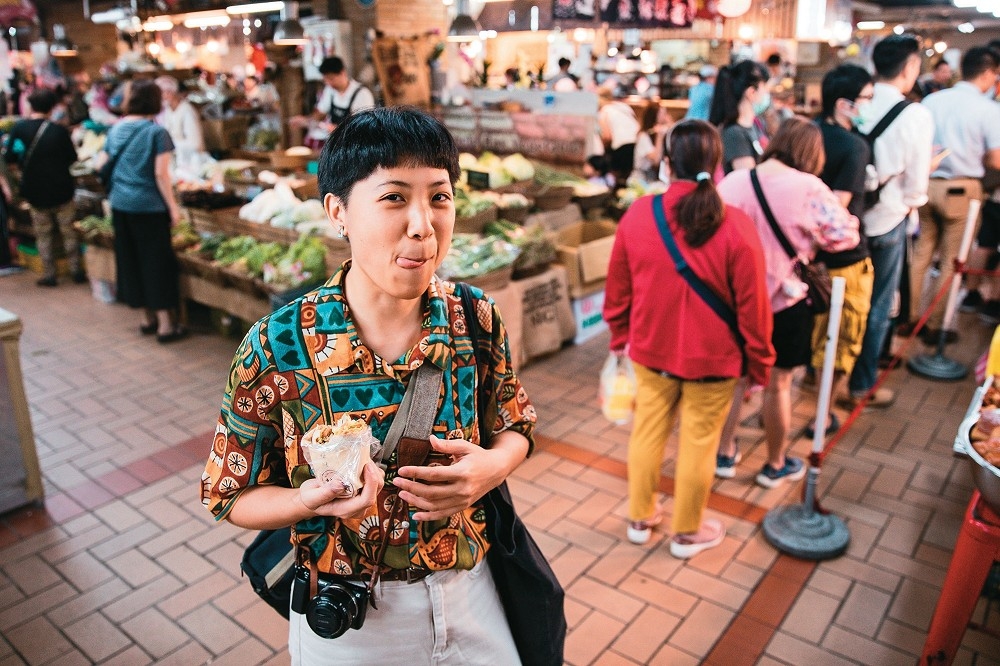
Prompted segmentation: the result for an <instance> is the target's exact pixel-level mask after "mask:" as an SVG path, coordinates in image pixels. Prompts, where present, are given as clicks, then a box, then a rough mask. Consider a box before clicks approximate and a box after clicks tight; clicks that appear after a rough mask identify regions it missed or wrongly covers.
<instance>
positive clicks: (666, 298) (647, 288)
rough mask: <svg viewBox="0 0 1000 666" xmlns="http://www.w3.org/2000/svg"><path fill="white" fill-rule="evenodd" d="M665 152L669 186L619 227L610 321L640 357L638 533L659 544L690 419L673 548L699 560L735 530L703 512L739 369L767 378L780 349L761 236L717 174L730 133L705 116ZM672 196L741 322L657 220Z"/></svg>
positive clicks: (632, 507)
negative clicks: (731, 202) (674, 435)
mask: <svg viewBox="0 0 1000 666" xmlns="http://www.w3.org/2000/svg"><path fill="white" fill-rule="evenodd" d="M664 154H665V155H668V156H669V157H668V166H669V168H670V171H671V176H672V177H671V185H670V187H669V189H668V190H667V192H666V193H665V194H663V195H657V196H647V197H643V198H641V199H639V200H638V201H636V202H635V203H634V204H632V207H631V208H629V210H628V211H627V212H626V213H625V215H624V217H622V220H621V223H620V224H619V226H618V231H617V233H616V235H615V244H614V249H613V250H612V252H611V263H610V267H609V269H608V280H607V287H606V292H605V300H604V318H605V319H606V320H607V322H608V325H609V327H610V329H611V343H610V346H611V351H612V353H615V354H623V355H625V354H627V355H628V358H629V359H630V360H631V361H632V363H633V365H634V367H635V373H636V378H637V382H638V392H637V395H636V404H635V417H634V419H635V422H634V425H633V428H632V434H631V437H630V438H629V453H628V477H629V478H628V483H629V516H628V517H629V525H628V530H627V535H628V539H629V541H631V542H632V543H636V544H645V543H647V542H648V541H649V539H650V537H651V533H652V528H653V527H654V526H655V525H656V524H657V523H659V522H660V520H661V513H660V509H659V508H658V505H657V501H656V489H657V487H658V485H659V481H660V467H661V465H662V462H663V452H664V448H665V446H666V441H667V438H668V437H669V436H670V433H671V431H672V430H673V426H674V421H675V420H676V419H677V417H678V416H679V417H680V434H679V437H678V446H677V459H676V475H675V499H674V509H673V516H672V520H671V532H672V534H673V537H672V538H671V541H670V553H671V555H673V556H674V557H678V558H688V557H691V556H693V555H695V554H697V553H699V552H701V551H702V550H705V549H707V548H712V547H713V546H717V545H719V544H720V543H722V541H723V539H724V537H725V527H723V525H722V523H721V522H720V521H719V520H716V519H704V520H703V517H702V514H703V513H704V510H705V507H706V505H707V503H708V496H709V493H710V491H711V485H712V476H713V473H714V470H715V455H716V451H717V449H718V442H719V434H720V431H721V429H722V424H723V421H724V420H725V418H726V414H727V412H728V410H729V405H730V403H731V402H732V397H733V387H734V386H735V384H736V380H737V378H738V377H739V376H740V375H741V374H742V373H743V372H746V373H748V374H749V376H750V377H751V378H752V380H753V381H754V382H755V383H761V384H763V383H766V382H767V376H768V371H769V368H770V366H771V364H772V363H773V361H774V350H773V349H772V347H771V342H770V340H771V310H770V306H769V304H768V295H767V287H766V283H765V281H764V275H765V273H764V271H765V269H764V255H763V252H762V250H761V243H760V238H759V237H758V236H757V234H756V231H755V230H754V227H753V225H752V223H751V222H750V220H749V219H747V216H746V215H745V214H743V213H742V212H740V211H739V210H736V209H734V208H729V207H726V206H725V205H723V203H722V200H721V198H720V197H719V194H718V193H717V192H716V189H715V185H714V184H713V182H712V177H711V174H712V173H713V172H714V171H715V170H716V169H717V168H718V166H719V160H720V159H721V157H722V142H721V140H720V138H719V133H718V131H717V130H716V129H715V128H714V127H712V126H711V125H709V124H708V123H706V122H704V121H700V120H687V121H684V122H682V123H679V124H678V125H675V126H674V127H673V129H672V130H671V131H670V134H669V135H668V136H667V139H666V146H665V151H664ZM657 199H659V201H658V200H657ZM661 205H662V211H663V213H664V219H665V224H666V226H667V228H668V229H669V231H670V235H671V237H672V238H673V241H674V243H675V244H676V246H677V249H678V251H679V252H680V254H681V255H682V257H683V259H684V261H685V262H686V263H687V265H688V266H689V267H690V269H691V271H692V272H693V273H694V274H695V275H696V276H697V277H698V278H699V279H700V280H701V282H702V283H703V284H704V286H705V287H707V288H708V289H709V290H710V291H711V292H712V293H714V294H715V296H716V298H717V299H719V300H720V301H721V302H722V304H724V308H725V311H726V312H727V313H728V314H729V315H734V317H731V318H733V319H735V324H734V325H733V328H730V326H729V325H727V323H726V322H725V321H724V320H723V319H722V317H721V316H720V315H719V314H717V313H716V312H717V311H716V310H715V309H713V307H712V306H710V305H709V303H708V301H706V300H704V299H703V298H702V296H701V295H699V293H698V292H696V291H695V290H694V288H693V287H692V286H691V284H690V283H689V282H688V279H687V278H685V277H684V276H683V275H682V274H681V273H680V272H678V269H677V264H676V263H675V262H674V259H673V258H672V256H671V253H670V251H669V250H668V249H667V245H666V238H665V237H664V236H663V235H661V232H660V227H659V225H658V222H657V210H660V206H661ZM740 338H742V340H740Z"/></svg>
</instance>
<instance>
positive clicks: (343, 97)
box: [316, 79, 375, 114]
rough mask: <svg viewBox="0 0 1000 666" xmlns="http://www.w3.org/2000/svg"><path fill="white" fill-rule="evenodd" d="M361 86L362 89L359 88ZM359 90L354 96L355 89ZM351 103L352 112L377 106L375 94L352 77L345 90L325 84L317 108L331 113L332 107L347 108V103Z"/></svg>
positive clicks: (324, 112) (325, 112)
mask: <svg viewBox="0 0 1000 666" xmlns="http://www.w3.org/2000/svg"><path fill="white" fill-rule="evenodd" d="M358 88H361V90H358ZM355 90H358V94H357V96H354V91H355ZM351 97H354V101H353V102H352V101H351ZM348 104H350V105H351V113H357V112H358V111H363V110H364V109H370V108H372V107H373V106H375V96H374V95H372V91H371V90H368V88H364V87H363V86H362V85H361V84H360V83H358V82H357V81H355V80H354V79H351V81H350V83H348V84H347V88H345V89H344V92H342V93H339V92H337V91H336V90H334V89H333V88H331V87H330V86H324V87H323V92H322V93H321V94H320V96H319V101H318V102H317V103H316V110H317V111H320V112H322V113H323V114H329V113H330V108H331V107H334V106H336V107H339V108H341V109H343V108H347V105H348Z"/></svg>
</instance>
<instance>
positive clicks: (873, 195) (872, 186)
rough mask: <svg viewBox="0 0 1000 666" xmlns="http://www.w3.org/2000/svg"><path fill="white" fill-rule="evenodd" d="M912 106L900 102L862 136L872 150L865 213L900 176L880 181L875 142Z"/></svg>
mask: <svg viewBox="0 0 1000 666" xmlns="http://www.w3.org/2000/svg"><path fill="white" fill-rule="evenodd" d="M910 104H912V102H910V101H909V100H905V99H904V100H900V101H899V102H897V103H896V105H895V106H893V107H892V108H891V109H889V111H888V113H886V114H885V115H884V116H882V119H881V120H880V121H878V124H877V125H875V127H873V128H872V131H871V132H869V133H868V134H862V135H861V136H862V137H864V139H865V140H866V141H868V147H869V149H870V150H869V153H868V165H867V166H866V167H865V170H866V172H867V177H866V178H865V195H864V206H863V207H862V210H863V211H866V212H867V211H868V210H870V209H871V208H872V207H874V206H875V204H877V203H878V201H879V197H881V196H882V188H883V187H885V186H886V183H888V182H889V181H890V180H892V179H893V178H895V177H896V175H898V174H894V175H892V176H889V178H887V179H886V180H885V182H882V181H880V180H879V177H878V171H876V169H875V140H876V139H878V138H879V137H880V136H882V133H883V132H885V131H886V129H888V128H889V125H891V124H892V121H894V120H895V119H896V118H897V117H898V116H899V114H901V113H902V112H903V109H905V108H906V107H908V106H909V105H910Z"/></svg>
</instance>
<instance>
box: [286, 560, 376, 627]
mask: <svg viewBox="0 0 1000 666" xmlns="http://www.w3.org/2000/svg"><path fill="white" fill-rule="evenodd" d="M308 595H309V569H307V568H306V567H302V566H299V567H296V570H295V585H294V586H293V591H292V610H293V611H294V612H296V613H300V614H302V615H305V616H306V622H308V623H309V627H310V628H311V629H312V630H313V631H314V632H315V633H316V635H317V636H319V637H320V638H337V637H338V636H342V635H343V634H344V632H345V631H347V630H348V629H360V628H361V626H362V625H363V624H364V623H365V614H366V613H367V612H368V595H369V593H368V587H367V586H366V585H365V584H364V583H362V582H360V581H358V582H354V581H348V580H344V579H333V578H327V577H326V576H322V575H321V576H320V577H319V580H318V582H317V588H316V596H314V597H313V598H312V599H307V597H308Z"/></svg>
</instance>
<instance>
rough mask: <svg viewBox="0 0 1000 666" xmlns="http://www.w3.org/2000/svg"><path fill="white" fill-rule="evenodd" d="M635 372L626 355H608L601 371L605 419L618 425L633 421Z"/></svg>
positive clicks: (602, 403) (601, 396)
mask: <svg viewBox="0 0 1000 666" xmlns="http://www.w3.org/2000/svg"><path fill="white" fill-rule="evenodd" d="M636 388H637V386H636V381H635V371H634V370H633V369H632V361H630V360H629V358H628V356H626V355H625V354H615V353H611V354H608V360H607V361H605V362H604V368H602V369H601V387H600V400H601V412H602V413H603V414H604V418H606V419H607V420H609V421H611V422H612V423H616V424H618V425H621V424H624V423H628V422H629V421H631V420H632V412H633V411H635V393H636Z"/></svg>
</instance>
